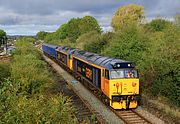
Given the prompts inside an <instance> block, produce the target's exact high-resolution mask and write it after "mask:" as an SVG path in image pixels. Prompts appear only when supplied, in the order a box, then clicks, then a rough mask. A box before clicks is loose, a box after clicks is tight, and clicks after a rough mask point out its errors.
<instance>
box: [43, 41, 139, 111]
mask: <svg viewBox="0 0 180 124" xmlns="http://www.w3.org/2000/svg"><path fill="white" fill-rule="evenodd" d="M42 50H43V52H44V54H45V55H46V56H48V57H50V58H51V59H53V60H54V61H55V62H57V63H58V64H60V65H62V66H63V67H65V68H66V69H67V70H68V71H70V72H71V73H72V74H73V75H74V76H75V77H77V78H79V79H80V80H81V82H82V83H85V84H86V85H87V86H88V88H90V89H91V90H93V91H94V92H96V94H98V95H99V96H100V97H101V99H102V101H103V102H105V103H106V104H108V105H109V106H111V107H112V108H113V109H132V108H136V107H137V106H138V99H139V77H138V71H137V69H136V68H135V65H134V63H133V62H130V61H125V60H121V59H115V58H109V57H104V56H101V55H98V54H95V53H90V52H86V51H83V50H79V49H75V48H69V47H65V46H56V45H52V44H43V45H42Z"/></svg>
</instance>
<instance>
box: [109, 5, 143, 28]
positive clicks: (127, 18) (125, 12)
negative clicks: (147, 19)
mask: <svg viewBox="0 0 180 124" xmlns="http://www.w3.org/2000/svg"><path fill="white" fill-rule="evenodd" d="M143 14H144V8H143V6H140V5H135V4H129V5H127V6H122V7H120V8H119V9H118V10H117V11H116V13H115V15H114V16H113V18H112V22H111V25H112V27H113V28H114V30H115V31H117V30H120V29H122V28H123V27H125V26H128V25H129V24H132V23H135V24H137V23H139V22H141V21H142V19H143V17H144V16H143Z"/></svg>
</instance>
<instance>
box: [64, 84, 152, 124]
mask: <svg viewBox="0 0 180 124" xmlns="http://www.w3.org/2000/svg"><path fill="white" fill-rule="evenodd" d="M61 87H62V86H61ZM71 87H72V86H71ZM70 91H72V89H70ZM65 92H68V93H69V91H68V90H65ZM73 92H74V94H76V96H73V97H71V98H72V102H73V104H74V105H75V108H76V110H77V112H76V113H75V114H76V117H77V118H78V119H79V120H80V121H82V120H86V119H87V118H88V120H93V122H90V123H93V124H94V123H102V124H104V122H105V121H104V119H103V117H102V116H101V115H100V114H99V113H98V112H96V110H93V109H92V108H91V105H90V104H89V103H88V102H87V101H86V100H84V99H83V98H82V97H81V96H80V95H78V92H76V90H75V89H74V90H73ZM91 93H92V92H91ZM92 94H94V93H92ZM94 95H95V96H96V97H97V98H98V96H97V95H96V94H94ZM71 96H72V95H71ZM112 111H113V112H114V113H115V114H116V115H117V116H118V117H119V118H120V119H121V120H123V121H124V123H127V124H152V123H151V122H150V121H149V120H147V119H146V118H145V117H143V116H141V115H140V114H138V113H137V112H136V111H134V110H128V111H127V110H126V111H115V110H112ZM94 120H95V121H94Z"/></svg>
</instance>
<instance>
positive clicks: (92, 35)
mask: <svg viewBox="0 0 180 124" xmlns="http://www.w3.org/2000/svg"><path fill="white" fill-rule="evenodd" d="M87 37H88V38H87ZM77 42H78V44H79V45H78V47H79V48H80V47H82V48H81V49H84V50H85V51H88V52H93V53H100V52H101V50H102V48H103V45H104V44H105V43H104V42H103V40H102V36H101V34H99V33H97V32H96V31H92V32H89V33H86V34H84V35H82V36H81V37H80V38H79V39H78V40H77Z"/></svg>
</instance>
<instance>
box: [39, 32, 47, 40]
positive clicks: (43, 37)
mask: <svg viewBox="0 0 180 124" xmlns="http://www.w3.org/2000/svg"><path fill="white" fill-rule="evenodd" d="M46 35H47V32H45V31H40V32H38V33H37V34H36V37H37V38H38V39H39V40H44V39H45V37H46Z"/></svg>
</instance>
